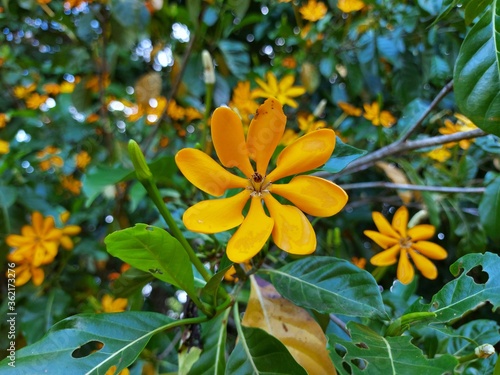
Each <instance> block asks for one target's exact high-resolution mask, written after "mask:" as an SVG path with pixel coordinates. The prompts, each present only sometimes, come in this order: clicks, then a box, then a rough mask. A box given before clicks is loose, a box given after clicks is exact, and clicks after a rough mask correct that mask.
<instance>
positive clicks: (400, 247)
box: [363, 206, 448, 284]
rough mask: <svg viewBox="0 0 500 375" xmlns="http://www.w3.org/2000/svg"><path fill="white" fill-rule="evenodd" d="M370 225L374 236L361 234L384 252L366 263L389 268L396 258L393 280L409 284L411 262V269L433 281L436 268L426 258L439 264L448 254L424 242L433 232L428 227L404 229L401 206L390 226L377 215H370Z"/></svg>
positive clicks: (405, 214) (367, 232)
mask: <svg viewBox="0 0 500 375" xmlns="http://www.w3.org/2000/svg"><path fill="white" fill-rule="evenodd" d="M372 217H373V221H374V222H375V225H376V226H377V229H378V232H376V231H373V230H365V231H364V232H363V233H364V234H365V235H366V236H367V237H369V238H370V239H372V240H373V241H375V243H377V244H378V245H379V246H380V247H382V248H383V249H384V251H382V252H381V253H379V254H376V255H374V256H373V257H372V258H371V259H370V262H371V264H373V265H375V266H382V267H383V266H390V265H392V264H395V263H396V262H397V261H398V259H397V256H398V255H399V264H398V269H397V278H398V280H399V281H401V283H403V284H409V283H410V282H411V281H412V280H413V278H414V276H415V270H414V269H413V266H412V264H411V263H410V258H411V259H412V261H413V263H414V264H415V266H416V267H417V268H418V270H419V271H420V272H421V273H422V275H423V276H424V277H426V278H427V279H430V280H434V279H435V278H436V277H437V274H438V271H437V268H436V266H435V265H434V264H433V263H432V262H431V261H430V260H429V259H427V258H430V259H435V260H442V259H445V258H446V257H447V256H448V253H447V252H446V250H445V249H443V248H442V247H441V246H439V245H437V244H435V243H433V242H429V241H426V240H428V239H430V238H432V237H433V236H434V233H435V232H436V228H435V227H434V226H433V225H430V224H420V225H415V226H414V227H413V228H408V209H407V208H406V207H405V206H401V207H400V208H398V209H397V211H396V212H395V214H394V217H393V218H392V224H389V222H388V221H387V219H386V218H385V217H384V216H383V215H382V214H381V213H380V212H373V213H372Z"/></svg>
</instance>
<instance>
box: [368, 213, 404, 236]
mask: <svg viewBox="0 0 500 375" xmlns="http://www.w3.org/2000/svg"><path fill="white" fill-rule="evenodd" d="M372 218H373V222H374V223H375V225H376V226H377V229H378V231H379V232H380V233H382V234H385V235H386V236H389V237H392V238H400V235H399V234H398V232H396V231H395V230H394V228H393V227H392V226H391V224H389V222H388V221H387V219H386V218H385V216H384V215H382V214H381V213H380V212H372Z"/></svg>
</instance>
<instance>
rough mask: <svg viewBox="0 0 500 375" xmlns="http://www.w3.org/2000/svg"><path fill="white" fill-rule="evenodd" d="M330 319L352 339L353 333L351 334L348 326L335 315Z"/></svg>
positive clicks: (331, 315)
mask: <svg viewBox="0 0 500 375" xmlns="http://www.w3.org/2000/svg"><path fill="white" fill-rule="evenodd" d="M329 317H330V320H331V321H332V322H334V323H335V324H336V325H337V326H338V327H339V328H340V329H341V330H342V331H344V332H345V334H346V335H347V336H349V337H351V332H349V330H348V329H347V325H346V324H345V323H344V322H343V321H342V320H341V319H339V318H338V317H337V316H336V315H335V314H330V315H329Z"/></svg>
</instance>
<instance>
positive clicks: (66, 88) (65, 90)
mask: <svg viewBox="0 0 500 375" xmlns="http://www.w3.org/2000/svg"><path fill="white" fill-rule="evenodd" d="M76 84H77V80H75V81H74V82H68V81H64V82H63V83H61V86H60V90H61V94H71V93H72V92H73V91H74V90H75V86H76Z"/></svg>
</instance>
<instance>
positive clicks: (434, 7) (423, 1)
mask: <svg viewBox="0 0 500 375" xmlns="http://www.w3.org/2000/svg"><path fill="white" fill-rule="evenodd" d="M418 5H420V8H422V9H423V10H425V11H426V12H427V13H429V14H431V15H433V16H435V15H437V14H438V12H439V10H440V9H441V6H442V5H443V0H418Z"/></svg>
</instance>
